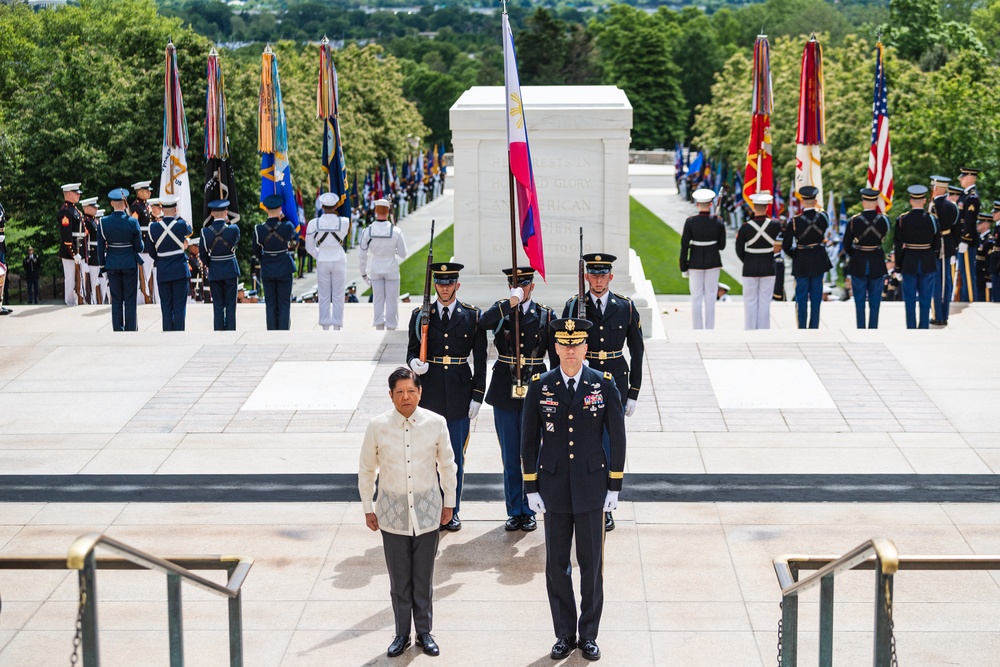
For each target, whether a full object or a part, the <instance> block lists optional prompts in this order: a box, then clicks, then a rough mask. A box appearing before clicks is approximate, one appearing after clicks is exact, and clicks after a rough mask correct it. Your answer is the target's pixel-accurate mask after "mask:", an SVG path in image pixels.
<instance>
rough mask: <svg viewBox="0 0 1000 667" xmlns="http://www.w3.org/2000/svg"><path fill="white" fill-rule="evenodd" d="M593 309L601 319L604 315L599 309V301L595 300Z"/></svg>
mask: <svg viewBox="0 0 1000 667" xmlns="http://www.w3.org/2000/svg"><path fill="white" fill-rule="evenodd" d="M594 308H595V309H596V310H597V316H598V317H601V316H602V315H604V310H603V309H602V308H601V300H600V299H597V300H595V301H594Z"/></svg>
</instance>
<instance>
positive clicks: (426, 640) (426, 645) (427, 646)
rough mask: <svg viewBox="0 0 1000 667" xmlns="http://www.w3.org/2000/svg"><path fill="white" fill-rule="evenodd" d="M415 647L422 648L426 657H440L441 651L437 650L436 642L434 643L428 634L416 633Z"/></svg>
mask: <svg viewBox="0 0 1000 667" xmlns="http://www.w3.org/2000/svg"><path fill="white" fill-rule="evenodd" d="M417 646H419V647H421V648H423V649H424V653H426V654H427V655H441V649H439V648H438V645H437V642H436V641H434V637H432V636H431V633H429V632H418V633H417Z"/></svg>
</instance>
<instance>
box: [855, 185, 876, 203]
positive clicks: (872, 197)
mask: <svg viewBox="0 0 1000 667" xmlns="http://www.w3.org/2000/svg"><path fill="white" fill-rule="evenodd" d="M859 192H861V199H862V200H864V201H877V200H878V195H879V192H878V190H875V189H873V188H861V190H860V191H859Z"/></svg>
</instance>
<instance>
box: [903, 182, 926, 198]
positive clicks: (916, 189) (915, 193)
mask: <svg viewBox="0 0 1000 667" xmlns="http://www.w3.org/2000/svg"><path fill="white" fill-rule="evenodd" d="M906 191H907V192H908V193H909V195H910V199H926V198H927V186H926V185H911V186H910V187H908V188H906Z"/></svg>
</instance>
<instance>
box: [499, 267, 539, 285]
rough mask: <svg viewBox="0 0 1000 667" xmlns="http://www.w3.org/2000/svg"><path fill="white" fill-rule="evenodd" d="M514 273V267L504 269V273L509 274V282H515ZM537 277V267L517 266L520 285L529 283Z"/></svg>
mask: <svg viewBox="0 0 1000 667" xmlns="http://www.w3.org/2000/svg"><path fill="white" fill-rule="evenodd" d="M513 273H514V270H513V269H504V270H503V274H504V275H505V276H507V283H508V284H513V282H514V281H513V279H512V278H511V275H512V274H513ZM534 279H535V269H534V268H532V267H530V266H519V267H517V284H518V285H528V284H530V283H531V281H532V280H534Z"/></svg>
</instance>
